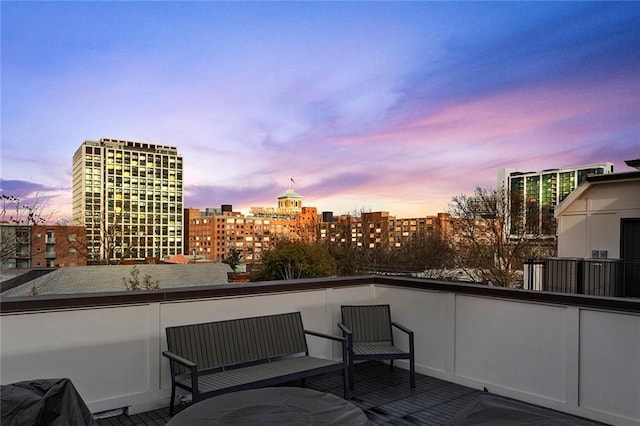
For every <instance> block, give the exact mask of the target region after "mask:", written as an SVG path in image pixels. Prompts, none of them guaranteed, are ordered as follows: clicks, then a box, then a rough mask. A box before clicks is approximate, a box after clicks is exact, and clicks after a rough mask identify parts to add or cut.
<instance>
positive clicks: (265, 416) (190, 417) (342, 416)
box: [167, 387, 369, 426]
mask: <svg viewBox="0 0 640 426" xmlns="http://www.w3.org/2000/svg"><path fill="white" fill-rule="evenodd" d="M368 424H369V420H368V418H367V416H366V415H365V414H364V412H363V411H362V410H361V409H360V408H358V407H356V406H355V405H354V404H352V403H351V402H349V401H346V400H344V399H342V398H339V397H337V396H335V395H332V394H329V393H324V392H318V391H315V390H311V389H305V388H296V387H271V388H262V389H252V390H246V391H240V392H233V393H228V394H224V395H220V396H216V397H213V398H209V399H205V400H204V401H200V402H198V403H196V404H193V405H192V406H190V407H188V408H185V409H184V410H182V411H181V412H179V413H178V414H176V415H175V416H173V418H172V419H171V420H170V421H169V423H167V426H180V425H183V426H187V425H188V426H202V425H279V426H285V425H341V426H342V425H354V426H355V425H368Z"/></svg>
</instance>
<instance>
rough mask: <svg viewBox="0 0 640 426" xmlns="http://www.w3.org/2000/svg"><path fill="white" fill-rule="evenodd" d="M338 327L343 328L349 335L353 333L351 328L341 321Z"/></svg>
mask: <svg viewBox="0 0 640 426" xmlns="http://www.w3.org/2000/svg"><path fill="white" fill-rule="evenodd" d="M338 328H339V329H340V330H342V332H343V333H344V334H347V335H351V334H353V333H352V332H351V330H349V328H348V327H347V326H346V325H344V324H343V323H341V322H339V323H338Z"/></svg>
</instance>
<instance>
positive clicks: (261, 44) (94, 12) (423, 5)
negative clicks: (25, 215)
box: [0, 2, 640, 217]
mask: <svg viewBox="0 0 640 426" xmlns="http://www.w3.org/2000/svg"><path fill="white" fill-rule="evenodd" d="M0 8H1V12H2V13H1V16H2V18H1V19H2V27H1V31H2V70H3V71H2V92H3V96H2V151H1V152H0V156H1V163H2V164H1V165H2V172H1V173H2V176H1V179H2V180H1V182H0V186H1V190H2V193H4V194H11V195H17V196H20V197H28V196H29V195H30V194H31V195H32V194H35V193H37V194H38V195H39V196H40V198H41V199H49V202H48V205H49V207H51V208H55V209H57V210H58V214H59V215H61V216H71V195H70V193H71V163H72V162H71V158H72V155H73V152H74V151H75V149H76V148H77V147H78V146H79V145H80V144H81V143H82V142H83V141H84V140H86V139H93V140H97V139H99V138H101V137H106V138H115V139H124V140H131V141H141V142H149V143H153V144H166V145H172V146H176V147H177V148H178V152H179V154H180V155H182V157H183V158H184V164H185V165H184V171H185V177H184V182H185V184H184V189H185V203H184V206H185V207H194V208H200V209H204V208H206V207H219V206H220V204H232V205H233V206H234V210H240V211H243V212H246V211H248V209H249V208H250V207H251V206H271V205H275V200H276V197H277V196H278V195H279V194H281V193H282V192H284V191H285V190H286V189H287V188H289V187H290V186H291V185H293V188H294V189H295V190H296V192H298V193H300V194H301V195H302V196H303V197H304V200H303V205H305V206H313V207H317V208H318V210H319V211H324V210H328V211H333V212H334V213H336V214H343V213H347V212H353V211H357V210H360V209H366V210H371V211H388V212H390V213H391V214H392V215H395V216H397V217H422V216H426V215H433V214H435V213H437V212H441V211H445V210H446V208H447V204H448V202H449V201H450V200H451V197H453V196H455V195H458V194H460V193H472V192H473V190H474V188H475V187H476V186H482V187H495V185H496V177H497V176H496V174H497V171H498V170H499V169H500V168H503V167H514V168H518V169H519V170H522V171H536V170H542V169H548V168H563V167H572V166H578V165H583V164H592V163H600V162H605V161H610V162H613V163H614V165H615V171H625V170H628V169H629V168H628V167H627V166H626V165H625V164H624V160H629V159H632V158H637V157H639V156H640V53H638V46H639V45H640V29H639V27H638V25H637V22H638V21H639V19H640V4H638V3H636V2H620V3H618V2H610V3H590V2H589V3H582V2H580V3H573V2H572V3H557V2H540V3H538V2H534V3H530V2H527V3H519V2H518V3H515V2H514V3H492V2H489V3H486V2H477V3H476V2H470V3H466V2H465V3H458V2H454V3H440V2H376V3H368V2H366V3H360V2H346V3H328V2H327V3H325V2H282V3H281V2H265V3H262V2H261V3H253V2H252V3H244V2H240V3H231V2H167V3H155V2H154V3H146V2H121V3H120V2H118V3H109V2H86V3H80V2H77V3H76V2H44V3H43V2H2V3H1V4H0ZM291 179H293V180H295V184H292V182H291Z"/></svg>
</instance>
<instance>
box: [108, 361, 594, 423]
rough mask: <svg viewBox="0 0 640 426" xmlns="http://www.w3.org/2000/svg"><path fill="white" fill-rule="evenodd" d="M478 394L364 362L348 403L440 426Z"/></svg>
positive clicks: (145, 416) (157, 416)
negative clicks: (413, 383)
mask: <svg viewBox="0 0 640 426" xmlns="http://www.w3.org/2000/svg"><path fill="white" fill-rule="evenodd" d="M297 385H299V384H296V383H292V384H290V385H289V386H297ZM306 387H307V388H310V389H315V390H318V391H322V392H328V393H332V394H334V395H337V396H339V397H342V377H341V376H340V375H339V374H338V373H331V374H325V375H322V376H317V377H314V378H310V379H307V382H306ZM481 394H482V391H479V390H476V389H472V388H468V387H465V386H461V385H457V384H454V383H450V382H446V381H444V380H439V379H435V378H432V377H428V376H423V375H420V374H418V375H417V380H416V388H415V389H411V388H410V387H409V373H408V372H407V371H406V370H402V369H399V368H395V369H394V370H393V372H391V371H390V369H389V366H388V365H386V364H382V363H379V362H366V363H362V364H358V365H356V389H355V391H354V392H353V397H352V399H351V400H350V401H351V402H353V403H354V404H355V405H357V406H358V407H360V408H361V409H362V410H363V411H364V412H365V414H366V415H367V417H368V418H369V421H370V422H371V424H372V425H434V426H435V425H437V426H440V425H443V424H445V423H446V422H447V421H448V420H450V419H452V418H453V417H454V416H455V415H456V414H457V413H458V412H460V411H461V410H463V409H464V408H466V407H467V406H469V405H470V404H472V403H473V402H474V401H476V399H477V398H478V396H480V395H481ZM576 420H578V418H576ZM580 420H582V419H580ZM168 421H169V410H168V409H167V408H165V409H160V410H155V411H150V412H146V413H141V414H138V415H135V416H127V415H126V414H122V415H119V416H115V417H110V418H106V419H101V420H99V421H98V423H99V425H101V426H106V425H110V426H122V425H127V426H129V425H165V424H166V423H167V422H168ZM570 424H574V423H572V422H570V421H569V422H568V423H567V425H570ZM580 424H584V423H582V422H581V423H580ZM593 424H594V425H596V424H598V423H595V422H594V423H593Z"/></svg>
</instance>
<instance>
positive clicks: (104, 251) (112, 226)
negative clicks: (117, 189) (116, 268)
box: [87, 211, 137, 265]
mask: <svg viewBox="0 0 640 426" xmlns="http://www.w3.org/2000/svg"><path fill="white" fill-rule="evenodd" d="M98 220H99V222H98V226H97V227H96V228H93V229H92V228H88V229H87V232H88V233H89V232H97V233H98V234H97V235H94V236H93V237H90V236H89V235H88V236H87V240H88V241H89V244H90V245H89V246H88V249H87V262H89V263H93V264H102V265H119V264H121V263H122V261H123V260H124V259H126V258H129V257H132V256H133V255H134V254H135V252H136V250H137V247H136V246H135V245H133V244H131V241H130V240H131V239H129V240H127V239H126V238H125V236H126V235H130V234H131V232H130V227H129V226H125V225H123V221H122V214H107V213H106V212H104V211H103V212H102V213H101V214H100V216H99V218H98Z"/></svg>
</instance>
